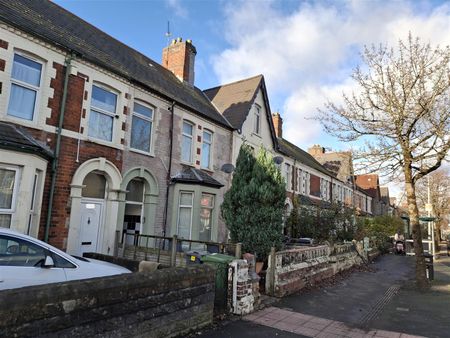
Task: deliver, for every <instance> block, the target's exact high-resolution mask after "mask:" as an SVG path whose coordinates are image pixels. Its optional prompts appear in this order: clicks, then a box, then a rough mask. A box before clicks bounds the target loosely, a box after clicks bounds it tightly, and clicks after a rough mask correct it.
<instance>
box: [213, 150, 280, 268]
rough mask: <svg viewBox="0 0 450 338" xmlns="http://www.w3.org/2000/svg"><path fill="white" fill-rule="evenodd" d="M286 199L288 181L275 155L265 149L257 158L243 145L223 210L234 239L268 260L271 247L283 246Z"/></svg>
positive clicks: (260, 258) (251, 251)
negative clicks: (279, 167)
mask: <svg viewBox="0 0 450 338" xmlns="http://www.w3.org/2000/svg"><path fill="white" fill-rule="evenodd" d="M284 200H285V184H284V181H283V178H282V177H281V174H280V171H279V170H278V168H277V167H276V166H275V164H274V163H273V160H272V156H271V155H270V154H269V153H268V152H267V151H266V150H265V149H263V148H262V149H261V150H260V151H259V153H258V157H257V158H255V157H254V156H253V150H252V148H251V147H250V146H248V145H246V144H244V145H242V147H241V149H240V151H239V155H238V158H237V161H236V170H235V172H234V175H233V180H232V186H231V188H230V190H229V191H227V193H226V194H225V196H224V202H223V204H222V209H221V210H222V217H223V218H224V220H225V223H226V224H227V227H228V229H229V231H230V236H231V240H232V241H233V242H241V243H242V246H243V250H244V251H246V252H250V253H256V255H257V259H258V260H264V259H266V258H267V255H268V253H269V252H270V248H271V247H272V246H275V247H277V248H279V247H280V246H281V237H282V224H283V218H282V217H283V206H284Z"/></svg>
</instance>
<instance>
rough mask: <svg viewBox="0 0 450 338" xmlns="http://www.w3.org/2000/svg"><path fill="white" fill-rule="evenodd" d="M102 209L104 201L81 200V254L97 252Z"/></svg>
mask: <svg viewBox="0 0 450 338" xmlns="http://www.w3.org/2000/svg"><path fill="white" fill-rule="evenodd" d="M102 209H103V202H97V201H87V200H82V201H81V224H80V250H79V254H80V255H83V253H84V252H97V245H98V238H99V232H100V225H101V221H102Z"/></svg>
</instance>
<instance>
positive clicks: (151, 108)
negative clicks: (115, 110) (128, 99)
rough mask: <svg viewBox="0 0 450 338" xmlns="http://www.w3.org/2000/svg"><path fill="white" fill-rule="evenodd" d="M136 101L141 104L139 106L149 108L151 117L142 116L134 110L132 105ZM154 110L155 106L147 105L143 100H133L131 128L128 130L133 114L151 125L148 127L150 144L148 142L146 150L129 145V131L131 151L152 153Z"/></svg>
mask: <svg viewBox="0 0 450 338" xmlns="http://www.w3.org/2000/svg"><path fill="white" fill-rule="evenodd" d="M136 103H137V104H139V105H141V106H144V107H145V108H148V109H150V110H151V111H152V117H151V118H149V117H148V116H144V115H142V114H139V113H137V112H135V110H134V105H135V104H136ZM155 112H156V109H155V107H153V106H151V105H149V104H148V103H145V102H143V101H140V100H135V101H134V102H133V111H132V113H131V128H130V131H132V130H133V116H136V117H137V118H140V119H142V120H145V121H147V122H149V123H150V125H151V127H150V144H149V149H148V151H145V150H142V149H138V148H133V147H132V146H131V132H130V149H132V150H133V151H136V152H140V153H144V154H147V155H149V154H153V130H154V129H155V128H154V127H155V125H154V121H155Z"/></svg>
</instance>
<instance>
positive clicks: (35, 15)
mask: <svg viewBox="0 0 450 338" xmlns="http://www.w3.org/2000/svg"><path fill="white" fill-rule="evenodd" d="M0 21H4V22H5V23H7V24H9V25H11V26H14V27H16V28H18V29H20V30H22V31H25V32H27V33H30V34H32V35H34V36H37V37H39V38H40V39H43V40H44V41H47V42H49V43H51V44H56V45H58V46H59V47H62V48H64V49H68V50H71V51H73V52H75V53H76V55H77V56H78V57H81V58H83V59H85V60H88V61H90V62H92V63H94V64H97V65H99V66H100V67H102V68H105V69H108V70H110V71H111V72H113V73H115V74H118V75H119V76H122V77H124V78H126V79H128V80H130V81H131V82H133V83H136V84H138V85H141V86H144V87H146V88H148V89H150V90H153V91H155V92H157V93H158V94H160V95H162V96H163V97H165V98H167V99H168V100H170V101H176V102H177V103H178V104H180V105H182V106H184V107H186V108H188V109H191V110H194V111H195V112H196V113H198V114H199V115H201V116H203V117H205V118H207V119H209V120H212V121H214V122H216V123H218V124H220V125H222V126H225V127H227V128H230V129H231V126H230V124H229V123H228V122H227V121H226V119H224V117H223V116H222V115H221V114H220V113H219V112H218V111H217V110H216V109H215V107H214V106H213V105H212V104H211V102H210V101H209V100H208V98H207V97H206V96H205V95H204V94H203V92H202V91H201V90H200V89H198V88H196V87H194V86H191V85H189V84H187V83H183V82H181V81H179V80H178V79H177V77H176V76H175V75H174V74H172V72H170V71H169V70H167V69H165V68H164V67H163V66H161V65H160V64H158V63H157V62H155V61H153V60H151V59H150V58H148V57H147V56H145V55H143V54H141V53H139V52H138V51H136V50H134V49H132V48H131V47H129V46H127V45H125V44H123V43H122V42H120V41H118V40H116V39H114V38H113V37H111V36H109V35H108V34H106V33H104V32H102V31H101V30H99V29H98V28H96V27H94V26H92V25H91V24H89V23H87V22H86V21H84V20H82V19H81V18H79V17H77V16H75V15H74V14H72V13H70V12H68V11H67V10H65V9H63V8H62V7H60V6H58V5H56V4H54V3H53V2H50V1H46V0H0ZM142 34H145V32H143V33H142Z"/></svg>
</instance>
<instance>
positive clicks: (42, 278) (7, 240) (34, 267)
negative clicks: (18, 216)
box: [0, 234, 66, 290]
mask: <svg viewBox="0 0 450 338" xmlns="http://www.w3.org/2000/svg"><path fill="white" fill-rule="evenodd" d="M48 254H49V253H48V250H47V249H46V248H44V247H42V246H40V245H37V244H35V243H32V242H30V241H27V240H25V239H22V238H18V237H14V236H10V235H3V234H2V235H0V271H1V272H0V277H1V282H0V290H4V289H12V288H19V287H24V286H30V285H37V284H47V283H55V282H64V281H66V274H65V271H64V269H63V268H59V267H42V263H43V262H44V261H45V257H46V256H47V255H48Z"/></svg>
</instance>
